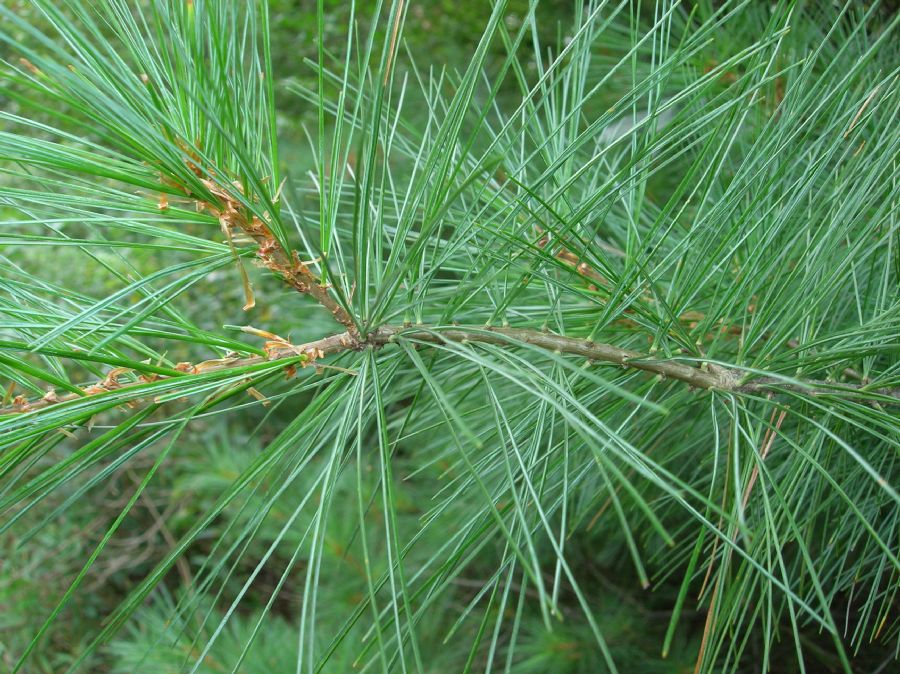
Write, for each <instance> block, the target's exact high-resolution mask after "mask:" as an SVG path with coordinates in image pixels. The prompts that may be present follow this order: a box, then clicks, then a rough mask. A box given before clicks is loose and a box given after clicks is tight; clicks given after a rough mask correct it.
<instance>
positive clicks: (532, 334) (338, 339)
mask: <svg viewBox="0 0 900 674" xmlns="http://www.w3.org/2000/svg"><path fill="white" fill-rule="evenodd" d="M398 339H410V340H415V341H419V342H425V343H430V344H466V343H473V344H492V345H495V346H501V347H506V348H513V347H521V346H523V345H530V346H534V347H537V348H539V349H543V350H546V351H550V352H553V353H558V354H568V355H574V356H580V357H582V358H585V359H587V360H588V361H592V362H594V361H596V362H605V363H613V364H615V365H619V366H621V367H622V368H625V369H634V370H642V371H644V372H650V373H652V374H656V375H659V376H661V377H664V378H669V379H675V380H678V381H682V382H685V383H686V384H688V385H690V386H692V387H694V388H697V389H712V390H718V391H726V392H731V393H738V394H749V395H753V394H763V393H779V392H781V393H784V392H800V393H805V394H807V395H844V396H847V397H851V398H857V399H859V398H867V397H871V396H880V397H882V398H888V399H890V400H885V401H883V402H888V403H891V404H900V387H894V388H880V389H877V388H873V387H872V386H871V385H870V384H841V385H835V384H829V383H828V382H824V381H818V380H797V379H794V380H791V381H785V380H783V379H780V378H778V377H774V376H764V377H758V378H756V379H753V380H751V381H746V382H745V381H744V379H745V378H746V373H745V372H743V371H742V370H740V369H738V368H734V367H722V366H720V365H716V364H713V363H701V364H700V365H693V364H688V363H684V362H680V361H677V360H664V359H656V358H653V357H651V356H649V355H647V354H643V353H638V352H636V351H629V350H627V349H622V348H619V347H617V346H613V345H612V344H603V343H600V342H592V341H590V340H586V339H579V338H576V337H564V336H562V335H557V334H554V333H550V332H541V331H539V330H531V329H524V328H488V327H480V328H479V327H464V326H453V327H448V328H444V327H441V326H424V325H422V326H415V327H410V326H394V325H385V326H382V327H380V328H378V329H377V330H374V331H372V332H370V333H369V334H368V335H367V336H366V337H361V336H360V335H358V334H357V333H356V332H355V331H353V332H351V331H349V330H348V331H347V332H342V333H340V334H336V335H331V336H329V337H324V338H322V339H318V340H315V341H313V342H309V343H307V344H300V345H296V346H295V345H292V344H288V343H286V342H285V343H282V342H277V341H273V342H268V343H267V345H266V354H267V355H266V356H250V357H248V358H225V359H218V360H211V361H204V362H203V363H199V364H197V365H192V364H191V363H179V364H178V366H177V368H176V369H178V370H179V371H181V372H183V373H184V374H185V375H191V374H206V373H208V372H216V371H223V370H229V369H233V368H237V367H246V366H249V365H257V364H260V363H265V362H273V361H276V362H277V361H279V360H285V361H287V360H289V359H290V360H293V361H294V363H293V364H295V363H296V359H297V357H298V356H299V357H300V359H301V360H300V364H301V366H303V367H305V366H308V365H315V364H317V361H318V360H319V359H321V358H324V357H326V356H330V355H334V354H338V353H342V352H345V351H360V350H362V349H365V348H367V347H372V348H381V347H383V346H386V345H388V344H391V343H393V342H395V341H397V340H398ZM293 364H289V365H286V367H292V365H293ZM119 370H120V371H118V372H117V376H116V377H107V378H106V379H105V380H104V381H103V382H101V383H99V384H94V385H91V386H88V387H86V388H85V389H83V390H82V393H81V394H77V393H69V394H66V395H57V394H56V393H55V392H50V393H48V395H46V396H45V397H44V398H41V399H39V400H33V401H28V400H25V399H24V398H22V397H19V398H16V400H15V401H14V402H13V404H12V405H11V406H9V407H4V408H0V415H7V414H15V413H21V412H31V411H33V410H38V409H41V408H43V407H48V406H50V405H55V404H58V403H61V402H66V401H69V400H75V399H79V398H82V397H84V396H85V395H96V394H101V393H105V392H107V391H112V390H121V389H127V388H130V387H133V386H137V385H140V384H143V383H144V381H135V382H131V383H120V382H119V381H118V377H119V376H121V375H122V374H123V373H124V371H122V370H121V368H119ZM156 378H158V379H165V378H167V377H165V376H164V375H158V376H157V377H156Z"/></svg>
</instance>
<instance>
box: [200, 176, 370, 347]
mask: <svg viewBox="0 0 900 674" xmlns="http://www.w3.org/2000/svg"><path fill="white" fill-rule="evenodd" d="M198 175H199V177H201V182H202V183H203V185H204V186H205V187H206V189H207V190H209V192H210V193H211V194H213V195H214V196H215V197H217V198H218V200H219V201H220V202H221V205H213V204H209V203H206V202H201V203H203V205H204V206H205V208H206V210H208V211H210V212H211V213H212V214H213V215H215V216H216V217H217V218H218V219H219V224H220V226H221V227H222V230H223V231H224V233H225V236H226V237H229V241H230V237H231V234H232V232H241V233H243V234H244V235H246V236H249V237H250V238H251V239H253V241H254V242H255V243H256V245H257V247H258V249H257V251H256V255H257V257H258V258H259V260H260V262H261V263H262V264H263V266H264V267H266V268H267V269H269V270H270V271H272V272H274V273H275V274H277V275H278V276H280V277H281V278H282V279H283V280H284V281H285V282H286V283H287V284H288V285H290V286H291V287H292V288H294V289H295V290H297V291H298V292H301V293H304V294H306V295H309V296H310V297H312V298H313V299H315V300H316V301H317V302H318V303H319V304H321V305H322V306H323V307H325V308H326V309H328V311H329V312H331V315H332V316H333V317H334V319H335V320H336V321H337V322H338V323H340V324H341V325H343V326H344V327H346V328H347V329H348V330H349V331H350V332H355V331H356V325H355V323H354V322H353V318H352V317H351V316H350V314H348V313H347V311H346V310H345V309H344V308H343V307H342V306H341V305H340V304H338V302H337V300H335V299H334V298H333V297H332V296H331V294H330V293H329V292H328V286H327V285H323V284H321V283H319V279H318V278H317V277H316V275H315V274H313V272H312V271H311V270H310V268H309V267H308V266H307V265H306V263H304V262H302V261H301V260H300V258H299V256H298V255H297V251H290V252H289V251H287V250H285V248H284V247H283V246H282V245H281V244H280V243H279V241H278V239H276V238H275V236H274V235H273V234H272V232H271V230H270V229H269V228H268V226H266V224H265V223H264V222H263V221H262V220H260V219H259V218H258V217H256V216H255V215H251V216H250V217H249V218H248V217H247V216H246V215H245V214H244V210H245V209H244V208H243V207H242V205H241V204H240V202H238V201H237V200H236V199H235V198H234V197H233V196H232V195H230V194H229V193H228V191H227V190H225V189H224V188H222V187H221V186H219V185H218V184H216V183H214V182H213V181H211V180H206V179H203V178H202V174H198ZM232 185H233V186H234V187H235V189H237V190H238V191H239V192H241V193H242V194H243V192H244V190H243V187H242V186H241V184H240V183H239V182H234V183H232Z"/></svg>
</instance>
